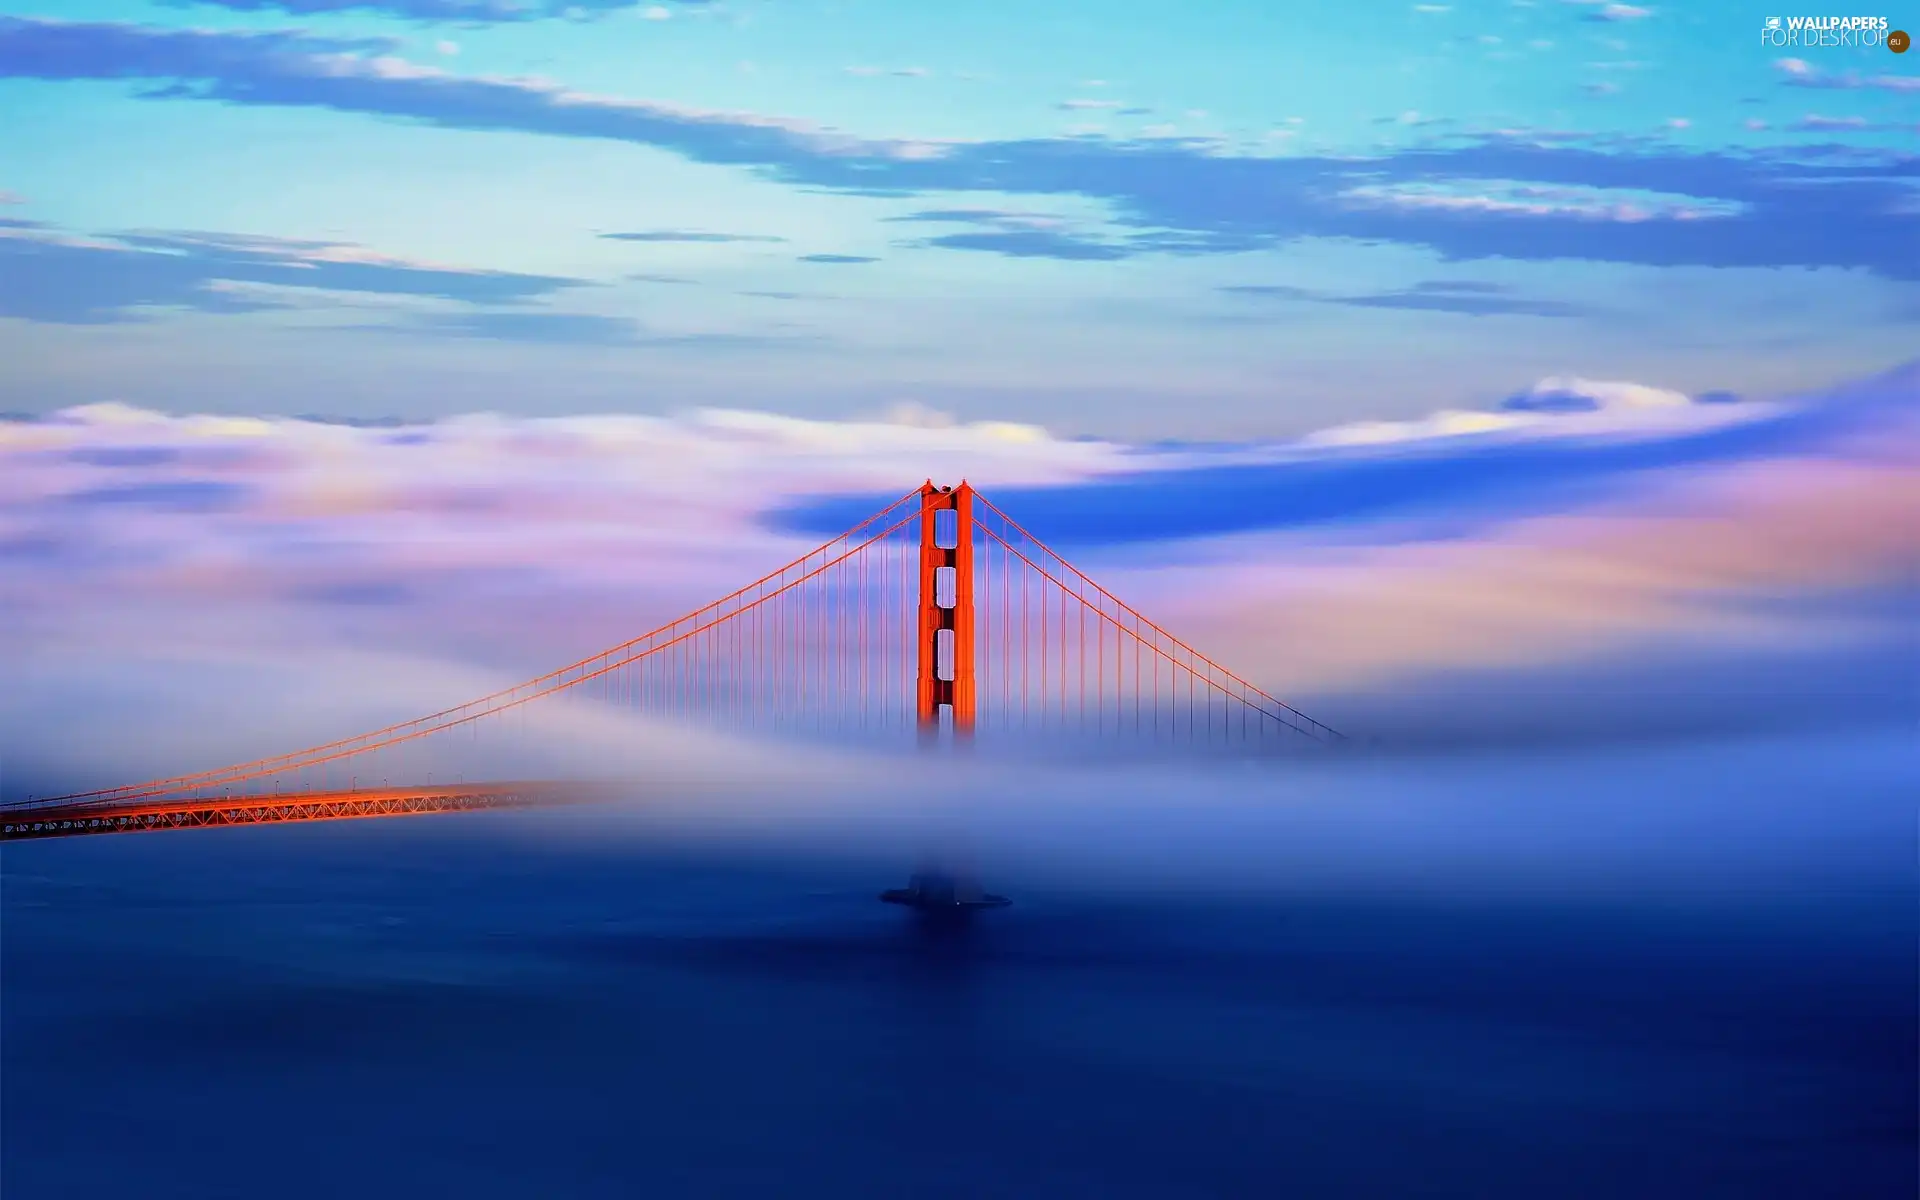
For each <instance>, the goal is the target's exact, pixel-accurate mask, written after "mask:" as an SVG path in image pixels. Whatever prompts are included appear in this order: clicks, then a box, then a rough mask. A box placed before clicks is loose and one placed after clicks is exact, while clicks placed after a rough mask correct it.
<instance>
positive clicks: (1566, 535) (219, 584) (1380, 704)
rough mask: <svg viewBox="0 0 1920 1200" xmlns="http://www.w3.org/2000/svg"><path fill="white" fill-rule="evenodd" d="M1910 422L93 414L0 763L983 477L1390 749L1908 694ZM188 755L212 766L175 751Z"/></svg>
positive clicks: (205, 733)
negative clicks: (1852, 688) (1420, 723)
mask: <svg viewBox="0 0 1920 1200" xmlns="http://www.w3.org/2000/svg"><path fill="white" fill-rule="evenodd" d="M1916 400H1920V368H1916V367H1912V366H1910V367H1908V368H1905V369H1903V370H1901V371H1896V372H1894V373H1892V374H1889V375H1887V376H1884V377H1881V378H1878V379H1874V380H1869V381H1865V382H1863V383H1860V384H1857V385H1851V386H1848V387H1843V388H1836V389H1834V390H1832V391H1831V392H1830V393H1828V394H1825V395H1820V396H1813V397H1804V398H1798V399H1788V400H1781V401H1774V402H1750V401H1742V402H1728V398H1726V397H1719V396H1712V395H1709V396H1706V397H1689V396H1686V395H1684V394H1681V393H1679V392H1676V391H1673V390H1671V389H1665V388H1660V387H1655V386H1649V385H1644V384H1634V383H1620V382H1612V383H1609V382H1596V381H1590V380H1583V379H1577V378H1555V379H1548V380H1543V381H1540V382H1539V383H1537V384H1536V385H1533V386H1531V387H1528V388H1524V389H1521V390H1519V391H1517V392H1516V393H1515V394H1514V395H1513V396H1510V397H1508V398H1506V399H1504V400H1502V399H1498V398H1490V400H1489V402H1488V404H1487V405H1486V407H1485V408H1483V409H1480V410H1476V411H1462V412H1458V413H1452V414H1440V415H1438V416H1436V417H1434V418H1430V419H1428V420H1426V421H1421V422H1399V423H1384V424H1375V425H1359V426H1348V427H1344V428H1342V429H1336V430H1329V431H1325V432H1323V433H1322V434H1320V435H1317V436H1314V437H1309V438H1305V439H1301V440H1299V441H1297V442H1291V443H1286V444H1279V445H1248V446H1237V447H1206V448H1193V449H1182V448H1144V447H1134V446H1128V445H1124V444H1119V443H1112V442H1099V441H1078V440H1063V439H1059V438H1055V437H1052V436H1051V435H1049V434H1048V433H1047V432H1046V431H1044V430H1042V429H1039V428H1035V427H1029V426H1022V425H1015V424H974V425H961V424H954V423H952V422H946V421H942V420H940V419H937V414H930V413H928V412H926V411H925V410H921V409H918V408H913V407H903V408H902V409H901V410H900V411H899V412H897V413H895V414H892V415H891V416H890V417H888V418H876V419H874V420H871V421H865V422H824V421H804V420H796V419H791V418H781V417H773V416H767V415H762V414H753V413H741V412H704V413H695V414H690V415H687V416H684V417H679V418H671V419H661V418H642V417H578V418H567V419H548V420H521V419H507V418H499V417H482V416H475V417H468V418H460V419H454V420H444V421H439V422H434V423H431V424H403V423H399V422H393V423H384V424H383V423H374V424H356V425H347V424H337V423H329V422H325V421H319V420H285V419H273V420H265V419H254V418H244V417H217V416H198V417H175V416H167V415H162V414H157V413H151V412H144V411H140V410H135V409H129V408H125V407H119V406H113V405H104V406H96V407H93V408H87V409H79V410H70V411H68V412H65V413H62V414H58V415H56V416H54V417H51V418H47V419H43V420H37V421H25V422H14V423H10V424H0V563H4V564H5V570H4V571H0V656H3V657H4V660H5V664H6V667H7V674H8V677H9V678H10V679H11V680H12V681H13V682H14V684H15V686H13V687H11V688H9V689H8V690H7V694H6V696H5V697H4V698H3V699H0V717H3V718H4V719H3V720H0V728H4V729H5V730H6V731H7V739H8V741H9V742H10V743H12V744H10V745H7V746H5V747H0V750H3V751H4V752H5V753H6V754H7V755H8V756H9V760H10V761H11V762H13V763H16V764H19V763H23V762H29V761H30V762H34V763H38V764H40V765H41V767H42V768H43V769H44V770H53V771H56V772H57V771H60V770H66V769H70V768H74V767H75V766H76V765H77V764H80V763H82V762H83V761H84V760H85V759H86V758H87V756H88V755H91V754H93V753H94V751H93V750H92V749H91V747H90V744H89V743H88V742H87V741H86V739H85V738H83V737H82V736H81V734H80V732H79V731H81V730H93V729H96V728H97V724H98V721H99V720H100V719H104V716H111V717H112V719H113V720H114V722H115V723H116V729H117V730H118V733H117V738H118V741H119V745H120V750H119V751H118V752H117V754H121V755H123V756H126V757H128V758H129V761H128V762H126V763H125V764H123V765H124V766H126V767H127V769H128V770H130V771H133V773H135V774H140V773H143V772H142V771H138V770H133V769H134V768H135V767H136V766H137V765H143V764H145V763H147V762H149V761H152V762H153V765H154V769H156V770H159V769H167V768H170V767H175V766H183V767H187V766H194V765H213V764H212V763H209V762H203V761H202V757H203V755H202V754H201V753H195V754H187V753H186V751H187V750H188V749H193V750H196V751H199V752H203V753H204V756H205V757H211V758H215V759H220V758H226V757H245V756H246V755H249V754H253V753H261V752H269V751H273V750H276V749H289V748H292V747H291V745H280V744H279V739H280V738H281V737H283V736H284V737H287V738H291V739H293V740H295V741H298V742H302V743H304V742H307V741H312V740H318V739H319V738H321V737H323V736H327V735H334V734H340V735H344V734H349V733H353V732H357V731H358V730H359V729H360V728H363V727H366V728H370V727H373V726H375V725H378V724H381V723H383V722H384V721H387V720H392V719H398V718H403V717H406V716H409V715H414V713H413V710H415V709H418V710H420V711H426V710H429V709H433V708H436V707H440V706H443V705H447V704H453V703H458V702H460V701H462V700H465V699H468V698H470V694H478V693H481V692H484V691H487V690H490V689H491V688H492V687H494V686H499V685H501V684H504V683H510V682H512V681H513V680H514V679H515V678H518V677H524V676H529V675H532V674H535V673H538V672H539V671H541V670H544V669H546V668H549V667H552V666H557V665H559V664H560V663H562V662H566V661H571V660H573V659H575V658H577V657H581V656H583V655H585V654H589V653H592V652H594V651H596V650H598V649H601V648H603V647H605V646H608V645H612V644H614V643H616V642H619V641H622V640H624V639H626V638H629V637H632V636H634V635H636V634H638V633H640V632H642V631H644V630H645V629H647V628H651V627H652V626H654V625H655V624H658V623H661V622H663V621H665V620H667V619H670V618H672V617H674V616H677V615H679V614H680V613H682V612H685V611H688V610H691V609H693V608H695V607H697V606H698V605H700V604H701V603H704V602H705V601H707V600H710V599H712V598H714V597H716V596H718V595H720V594H722V593H724V592H726V591H728V590H730V589H731V588H733V587H735V586H738V585H739V584H741V583H744V582H745V581H747V580H749V579H751V578H754V577H755V576H757V575H759V574H761V573H762V572H763V571H765V570H767V569H769V568H770V567H772V566H775V565H777V564H779V563H781V562H784V561H787V560H789V559H791V558H794V557H796V556H797V555H798V554H800V553H801V552H803V551H804V550H806V549H808V548H810V547H811V546H813V545H816V544H818V543H819V542H821V541H824V540H825V538H826V537H827V536H830V535H831V533H833V532H837V531H838V529H839V528H843V527H845V526H846V525H851V524H852V523H853V522H854V521H855V520H857V519H859V518H860V517H862V516H865V515H866V514H867V513H869V512H871V511H873V510H875V509H877V508H879V507H880V506H881V505H882V504H883V503H885V501H887V500H890V499H892V498H894V497H896V496H898V495H900V494H901V493H902V492H904V491H906V490H907V489H908V488H910V487H912V486H914V485H915V484H917V483H918V482H919V481H920V480H921V479H923V478H927V477H932V478H934V479H936V480H940V481H943V482H946V481H957V480H959V479H960V478H968V479H970V480H971V481H972V482H974V483H975V484H976V485H977V486H979V487H980V488H981V489H982V491H983V492H985V493H987V494H989V495H991V496H993V497H994V498H995V499H996V500H997V501H998V502H999V503H1000V504H1001V506H1002V507H1004V508H1005V509H1007V510H1008V511H1009V512H1010V513H1011V514H1012V515H1014V516H1015V517H1016V518H1018V519H1020V520H1022V521H1023V522H1025V523H1027V524H1029V525H1030V526H1031V527H1032V528H1033V529H1034V530H1035V532H1036V533H1038V534H1039V535H1040V536H1042V537H1043V538H1046V539H1048V540H1050V541H1056V542H1058V543H1059V544H1060V545H1061V547H1062V548H1063V549H1065V550H1066V551H1067V552H1068V553H1069V555H1070V556H1071V557H1072V558H1073V559H1074V560H1075V561H1076V562H1077V563H1079V565H1081V566H1083V567H1084V568H1086V569H1087V570H1089V571H1090V572H1091V573H1093V574H1094V575H1095V576H1096V577H1097V578H1099V579H1100V580H1101V581H1102V582H1104V583H1106V584H1108V585H1109V586H1110V587H1112V588H1113V589H1114V590H1115V591H1116V592H1117V593H1118V594H1120V595H1121V596H1123V597H1125V598H1127V599H1128V600H1130V601H1132V602H1135V603H1136V604H1137V605H1138V606H1139V607H1140V608H1141V609H1142V610H1143V611H1145V612H1146V613H1147V614H1148V615H1150V616H1152V617H1154V618H1155V619H1157V620H1160V621H1161V622H1162V623H1163V624H1165V625H1167V626H1168V627H1169V628H1171V629H1173V630H1174V631H1176V632H1177V633H1179V634H1180V635H1181V636H1183V637H1184V638H1186V639H1187V640H1189V641H1191V642H1193V643H1194V644H1195V645H1196V646H1198V647H1199V648H1200V649H1202V650H1204V651H1206V652H1208V653H1210V654H1212V655H1214V656H1216V657H1217V658H1219V659H1220V660H1222V661H1224V662H1226V663H1227V664H1229V665H1231V666H1233V667H1235V668H1237V669H1239V670H1241V671H1243V672H1245V673H1247V674H1249V675H1250V676H1251V677H1252V678H1253V679H1254V680H1255V681H1256V682H1258V683H1260V684H1261V685H1262V686H1264V687H1266V688H1268V689H1269V690H1271V691H1274V692H1276V693H1278V694H1281V695H1283V696H1286V697H1287V698H1289V699H1294V700H1297V701H1300V702H1302V703H1303V705H1307V706H1308V710H1309V711H1310V712H1313V711H1314V709H1313V708H1312V707H1311V705H1313V704H1314V703H1325V704H1329V705H1333V706H1334V707H1335V709H1336V710H1337V715H1339V717H1340V719H1339V720H1336V721H1335V723H1336V724H1352V723H1353V722H1354V721H1356V720H1357V721H1358V730H1359V732H1360V733H1361V734H1362V735H1363V736H1364V735H1365V734H1366V726H1367V724H1368V722H1367V720H1366V714H1367V713H1368V712H1369V711H1373V712H1375V713H1376V714H1381V715H1382V717H1383V720H1382V723H1383V724H1384V723H1385V722H1384V714H1387V713H1388V711H1389V709H1390V708H1391V706H1392V702H1393V701H1394V698H1395V697H1396V696H1401V697H1404V696H1405V695H1407V694H1409V689H1415V690H1417V689H1420V688H1430V687H1432V686H1433V685H1434V681H1436V680H1445V679H1448V678H1465V677H1467V676H1469V675H1471V676H1475V677H1476V678H1479V679H1481V680H1482V681H1484V680H1485V679H1486V678H1488V677H1490V676H1499V675H1501V674H1502V673H1506V674H1508V675H1513V676H1515V677H1516V678H1517V677H1518V675H1519V674H1525V673H1528V672H1534V673H1538V672H1542V671H1549V672H1551V671H1559V672H1567V671H1573V672H1576V673H1577V672H1579V671H1582V670H1590V669H1599V668H1600V667H1602V666H1608V665H1612V666H1617V665H1618V664H1620V663H1622V662H1627V661H1649V656H1651V661H1656V662H1657V661H1658V658H1659V656H1661V655H1666V656H1668V658H1669V661H1678V660H1679V658H1681V657H1684V656H1685V655H1688V654H1695V655H1709V656H1710V655H1712V654H1717V655H1719V656H1720V658H1721V661H1722V662H1723V664H1724V663H1725V662H1732V661H1741V660H1751V661H1754V662H1758V661H1762V660H1767V661H1771V660H1773V659H1777V658H1779V657H1780V656H1794V655H1798V656H1807V655H1812V656H1815V657H1818V656H1820V655H1839V656H1842V657H1844V656H1847V655H1853V656H1855V657H1858V656H1859V655H1860V654H1861V653H1863V652H1865V653H1867V654H1869V655H1871V654H1873V653H1874V652H1875V648H1876V647H1878V648H1882V650H1884V652H1885V653H1883V654H1882V655H1881V660H1882V661H1883V662H1884V661H1887V660H1886V657H1885V655H1886V654H1892V653H1898V652H1900V647H1902V646H1908V647H1909V650H1910V620H1911V609H1910V607H1905V606H1904V605H1903V603H1902V601H1901V596H1902V595H1903V589H1910V588H1911V581H1912V575H1911V570H1912V564H1913V563H1914V561H1915V557H1916V546H1915V534H1914V529H1915V523H1914V520H1913V515H1914V513H1916V512H1920V488H1917V487H1916V483H1915V480H1916V478H1920V475H1916V473H1915V470H1914V467H1915V465H1916V462H1920V426H1916V422H1915V412H1916V404H1915V402H1916ZM842 518H844V519H842ZM836 521H837V522H838V524H837V525H833V527H832V528H827V526H828V525H830V524H832V523H833V522H836ZM823 529H824V530H825V532H822V530H823ZM1904 594H1906V595H1907V596H1908V598H1910V591H1909V592H1906V593H1904ZM1636 656H1637V657H1636ZM1703 661H1704V660H1703ZM356 664H357V665H356ZM1703 669H1705V668H1703ZM1714 669H1715V670H1720V669H1721V668H1714ZM1657 677H1658V676H1657V670H1656V671H1654V673H1653V674H1652V675H1651V676H1649V678H1650V679H1653V680H1655V681H1656V682H1654V683H1651V684H1649V685H1648V686H1650V687H1655V688H1657V686H1658V685H1657ZM1723 677H1724V676H1723ZM372 678H380V679H381V680H382V681H383V682H382V686H381V687H380V688H379V689H367V688H365V686H364V684H365V681H366V680H368V679H372ZM1835 686H1839V687H1842V688H1844V687H1846V686H1849V685H1847V684H1846V683H1844V681H1843V682H1842V683H1839V684H1836V685H1835ZM1578 690H1579V689H1578V687H1577V686H1574V685H1568V687H1567V688H1566V689H1565V694H1566V695H1568V696H1574V695H1575V694H1576V693H1577V692H1578ZM1696 691H1698V689H1696ZM1704 694H1705V696H1706V701H1703V702H1710V699H1711V687H1708V688H1707V689H1706V691H1705V693H1704ZM1784 699H1785V698H1784V697H1783V702H1784ZM1576 707H1577V705H1576ZM1316 715H1319V714H1316ZM1329 715H1335V714H1329ZM182 721H185V722H187V723H188V724H189V725H190V726H191V727H192V735H191V736H186V737H182V736H176V735H175V734H174V733H172V732H169V730H171V729H172V728H173V726H174V725H175V724H178V723H179V722H182ZM1395 721H1397V722H1399V724H1400V725H1402V726H1404V725H1405V721H1404V719H1402V718H1401V717H1396V718H1395ZM249 729H251V730H252V733H250V734H248V733H246V731H247V730H249ZM63 730H68V731H69V732H67V733H65V734H63V732H62V731H63ZM296 730H298V731H299V732H298V735H297V736H296V735H295V731H296ZM88 736H89V737H90V736H91V735H90V734H89V735H88ZM608 736H609V738H610V741H611V742H612V743H615V744H624V742H625V741H630V740H631V739H630V738H629V737H628V735H627V734H624V733H622V734H617V735H608ZM169 748H171V753H169V752H168V751H169ZM222 749H226V750H231V751H232V753H231V754H221V753H216V751H218V750H222ZM182 756H184V757H186V758H189V759H191V760H192V761H186V762H182V761H178V759H179V758H181V757H182ZM736 757H737V756H736V755H734V754H732V753H731V752H724V751H717V752H715V753H713V754H712V755H709V756H708V758H707V759H706V760H704V761H714V762H731V761H733V760H734V759H735V758H736ZM160 759H164V760H165V761H164V763H162V762H160V761H158V760H160ZM133 760H138V761H137V762H136V761H133ZM737 765H738V764H737V763H736V764H735V766H737ZM822 769H823V770H824V769H825V768H822Z"/></svg>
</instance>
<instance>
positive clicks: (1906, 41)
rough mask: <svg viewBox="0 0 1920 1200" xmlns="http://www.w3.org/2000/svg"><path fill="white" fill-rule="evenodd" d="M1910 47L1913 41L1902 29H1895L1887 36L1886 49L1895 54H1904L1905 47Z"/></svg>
mask: <svg viewBox="0 0 1920 1200" xmlns="http://www.w3.org/2000/svg"><path fill="white" fill-rule="evenodd" d="M1911 45H1913V39H1912V38H1910V37H1908V36H1907V31H1906V30H1904V29H1896V30H1894V31H1893V32H1892V33H1890V34H1888V35H1887V49H1889V50H1891V51H1893V52H1894V53H1895V54H1905V53H1906V52H1907V47H1908V46H1911Z"/></svg>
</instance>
